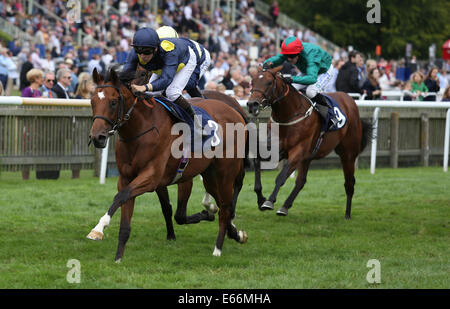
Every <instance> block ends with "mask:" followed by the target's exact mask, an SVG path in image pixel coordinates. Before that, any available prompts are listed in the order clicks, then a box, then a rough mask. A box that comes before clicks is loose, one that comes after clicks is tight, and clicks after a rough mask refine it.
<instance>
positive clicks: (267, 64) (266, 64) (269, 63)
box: [262, 62, 273, 70]
mask: <svg viewBox="0 0 450 309" xmlns="http://www.w3.org/2000/svg"><path fill="white" fill-rule="evenodd" d="M272 65H273V63H272V62H264V63H263V65H262V68H263V70H268V69H270V68H272Z"/></svg>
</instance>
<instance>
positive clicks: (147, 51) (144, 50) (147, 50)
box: [134, 46, 155, 55]
mask: <svg viewBox="0 0 450 309" xmlns="http://www.w3.org/2000/svg"><path fill="white" fill-rule="evenodd" d="M134 51H135V52H136V54H138V55H139V54H143V55H151V54H153V53H154V52H155V48H154V47H148V46H135V47H134Z"/></svg>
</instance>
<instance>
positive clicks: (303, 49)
mask: <svg viewBox="0 0 450 309" xmlns="http://www.w3.org/2000/svg"><path fill="white" fill-rule="evenodd" d="M285 61H288V62H290V63H292V64H293V65H295V66H296V67H297V68H298V69H299V70H300V72H302V73H303V75H301V76H291V77H287V78H286V77H285V78H284V80H285V81H286V82H288V83H294V84H299V85H298V86H297V87H296V88H297V89H301V88H305V87H306V95H307V96H308V97H309V98H310V99H311V100H313V101H314V102H315V103H318V104H319V105H316V107H317V109H318V111H319V113H320V114H321V116H322V117H323V118H324V119H326V116H327V112H328V108H330V106H329V105H328V103H327V100H326V98H325V97H324V96H323V95H322V94H321V92H323V90H324V89H325V87H326V85H327V84H328V82H329V81H330V80H331V78H332V76H333V65H332V64H331V56H330V54H328V53H327V52H326V51H324V50H323V49H322V48H320V47H319V46H317V45H315V44H312V43H306V42H305V43H302V42H301V41H300V40H299V39H298V38H297V37H295V36H291V37H288V38H287V39H285V40H284V41H283V43H282V44H281V53H280V54H278V55H276V56H273V57H271V58H269V59H267V60H266V61H264V64H263V69H269V68H272V67H277V66H280V65H282V64H283V63H284V62H285ZM324 107H326V108H324ZM332 121H333V122H334V123H335V121H334V119H332Z"/></svg>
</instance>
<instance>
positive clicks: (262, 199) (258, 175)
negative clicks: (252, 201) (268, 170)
mask: <svg viewBox="0 0 450 309" xmlns="http://www.w3.org/2000/svg"><path fill="white" fill-rule="evenodd" d="M253 163H254V168H255V185H254V189H253V190H254V191H255V193H256V196H257V198H258V208H259V209H261V206H262V204H263V203H264V202H265V201H266V198H265V197H264V195H263V194H262V184H261V160H260V159H259V158H255V159H254V160H253Z"/></svg>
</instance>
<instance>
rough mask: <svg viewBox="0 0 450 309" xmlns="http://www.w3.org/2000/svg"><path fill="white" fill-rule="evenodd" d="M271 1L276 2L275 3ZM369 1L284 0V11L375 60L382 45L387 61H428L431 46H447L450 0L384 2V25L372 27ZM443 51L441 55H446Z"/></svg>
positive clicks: (382, 9) (331, 38)
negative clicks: (409, 53)
mask: <svg viewBox="0 0 450 309" xmlns="http://www.w3.org/2000/svg"><path fill="white" fill-rule="evenodd" d="M266 2H268V3H270V2H271V1H270V0H267V1H266ZM367 3H368V1H366V0H340V1H330V0H283V1H279V5H280V11H281V12H282V13H285V14H287V15H289V16H290V17H291V18H293V19H295V20H297V21H299V22H300V23H302V24H304V25H305V26H307V27H309V28H310V29H312V30H313V31H315V32H317V33H319V34H320V35H322V36H323V37H325V38H327V39H329V40H330V41H332V42H334V43H336V44H337V45H339V46H343V47H344V46H348V45H352V46H353V47H354V48H355V49H357V50H359V51H362V52H364V53H366V54H368V53H370V54H371V55H372V56H373V57H374V55H375V49H376V46H377V45H378V44H380V45H381V48H382V51H383V54H382V57H385V58H400V57H404V56H405V49H406V44H407V43H412V44H413V55H416V56H417V57H418V58H421V59H426V58H428V48H429V46H430V45H431V44H433V43H436V45H437V46H441V45H442V44H443V43H444V42H445V41H446V40H447V39H448V38H449V35H450V22H449V12H450V1H449V0H433V1H428V0H389V1H383V0H380V3H381V6H380V7H381V23H372V24H371V23H369V22H368V21H367V14H368V13H369V11H370V10H371V8H372V7H370V6H369V7H367ZM441 53H442V52H441V50H440V48H438V49H437V54H436V56H437V57H441Z"/></svg>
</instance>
